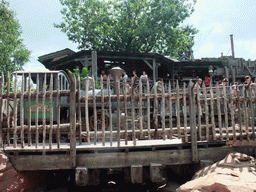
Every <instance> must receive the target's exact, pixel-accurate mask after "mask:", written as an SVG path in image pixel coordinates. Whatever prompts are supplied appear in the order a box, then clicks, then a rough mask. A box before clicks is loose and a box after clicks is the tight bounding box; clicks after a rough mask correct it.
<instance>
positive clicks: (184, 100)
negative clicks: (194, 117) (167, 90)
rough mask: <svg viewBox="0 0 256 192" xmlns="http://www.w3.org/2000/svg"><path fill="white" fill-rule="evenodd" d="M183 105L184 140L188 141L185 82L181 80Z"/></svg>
mask: <svg viewBox="0 0 256 192" xmlns="http://www.w3.org/2000/svg"><path fill="white" fill-rule="evenodd" d="M183 98H184V99H183V107H184V115H183V116H184V135H185V142H188V131H187V121H188V120H187V100H186V98H187V89H186V83H185V82H183Z"/></svg>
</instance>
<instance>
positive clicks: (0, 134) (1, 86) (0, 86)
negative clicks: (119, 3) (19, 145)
mask: <svg viewBox="0 0 256 192" xmlns="http://www.w3.org/2000/svg"><path fill="white" fill-rule="evenodd" d="M3 89H4V73H3V72H2V76H1V82H0V122H3V97H2V95H3ZM2 128H3V125H2V123H0V147H1V148H2V147H3V131H2Z"/></svg>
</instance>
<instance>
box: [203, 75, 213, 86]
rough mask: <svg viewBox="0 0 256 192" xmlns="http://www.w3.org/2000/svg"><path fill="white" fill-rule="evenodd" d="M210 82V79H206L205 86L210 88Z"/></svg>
mask: <svg viewBox="0 0 256 192" xmlns="http://www.w3.org/2000/svg"><path fill="white" fill-rule="evenodd" d="M210 82H211V79H210V77H205V79H204V84H205V86H206V87H208V86H209V85H210Z"/></svg>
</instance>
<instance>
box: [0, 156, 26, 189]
mask: <svg viewBox="0 0 256 192" xmlns="http://www.w3.org/2000/svg"><path fill="white" fill-rule="evenodd" d="M23 183H24V179H23V178H22V177H20V176H19V175H18V173H17V171H16V170H15V169H14V168H13V166H12V164H11V163H10V162H8V157H7V156H6V155H4V154H3V153H0V191H10V192H20V191H23Z"/></svg>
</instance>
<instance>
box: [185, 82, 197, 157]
mask: <svg viewBox="0 0 256 192" xmlns="http://www.w3.org/2000/svg"><path fill="white" fill-rule="evenodd" d="M188 93H189V117H190V127H191V148H192V154H191V158H192V161H193V162H198V160H199V157H198V149H197V134H196V114H195V94H194V89H193V83H192V81H190V82H189V86H188Z"/></svg>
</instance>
